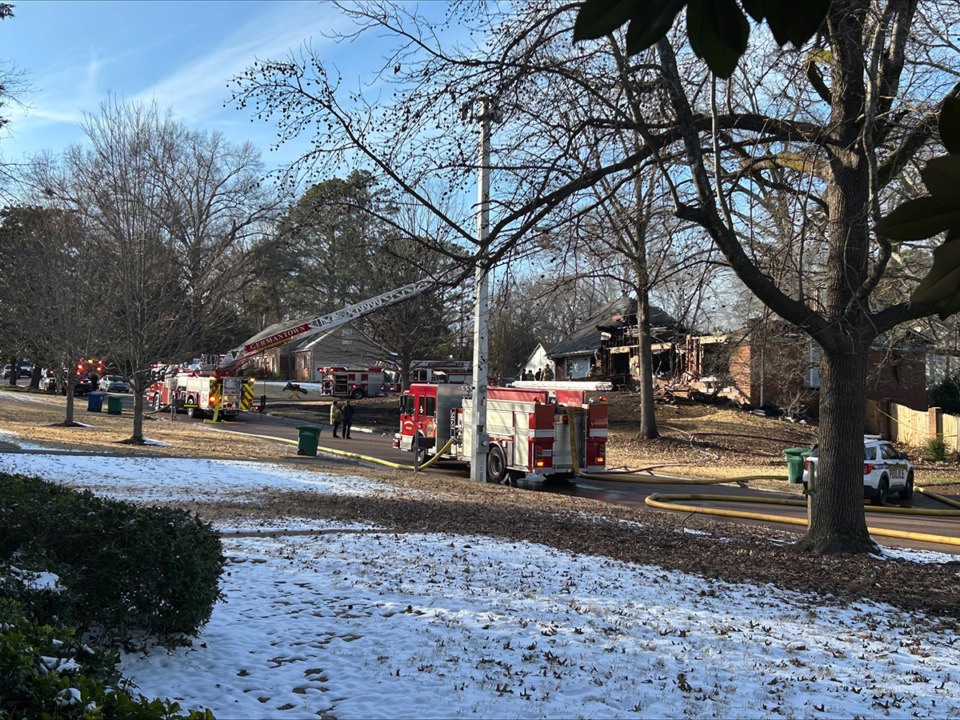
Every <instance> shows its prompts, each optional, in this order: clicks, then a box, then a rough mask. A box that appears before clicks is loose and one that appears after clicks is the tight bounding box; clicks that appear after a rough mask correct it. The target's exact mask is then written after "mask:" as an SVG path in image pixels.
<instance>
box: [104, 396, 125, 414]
mask: <svg viewBox="0 0 960 720" xmlns="http://www.w3.org/2000/svg"><path fill="white" fill-rule="evenodd" d="M122 412H123V395H107V413H109V414H110V415H119V414H121V413H122Z"/></svg>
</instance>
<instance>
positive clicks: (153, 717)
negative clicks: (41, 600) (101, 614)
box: [0, 576, 213, 720]
mask: <svg viewBox="0 0 960 720" xmlns="http://www.w3.org/2000/svg"><path fill="white" fill-rule="evenodd" d="M8 581H9V578H3V577H2V576H0V588H2V587H5V586H7V585H8V584H9V582H8ZM3 594H4V592H3V589H0V720H8V719H9V720H13V718H18V719H19V718H27V719H31V720H32V719H33V718H63V719H64V720H121V719H122V720H160V719H171V720H172V718H185V719H187V720H213V714H212V713H211V712H210V711H209V710H205V711H203V712H198V711H194V710H191V711H188V712H186V713H185V712H184V711H183V710H182V709H181V707H180V706H179V705H178V704H177V703H173V702H169V701H166V700H149V699H147V698H144V697H142V696H139V697H131V696H130V695H128V694H127V692H125V690H124V689H122V688H124V686H125V685H126V684H127V683H126V682H125V681H124V680H123V678H122V677H121V675H120V672H119V670H118V669H117V661H118V658H119V655H118V653H116V652H115V651H109V650H104V649H102V648H99V647H97V648H91V647H90V645H89V644H88V643H86V642H82V641H80V640H78V639H77V637H76V634H75V633H74V631H73V630H72V629H71V628H67V627H63V626H59V625H47V624H38V623H36V622H33V621H31V620H30V619H29V618H28V610H27V607H26V606H25V605H23V604H21V603H19V602H17V601H15V600H12V599H11V598H9V597H4V596H3Z"/></svg>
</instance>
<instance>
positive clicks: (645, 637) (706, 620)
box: [0, 455, 960, 720]
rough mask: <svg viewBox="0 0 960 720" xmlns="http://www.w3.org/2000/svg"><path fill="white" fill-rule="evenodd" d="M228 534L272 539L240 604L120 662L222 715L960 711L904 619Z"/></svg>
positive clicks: (182, 479)
mask: <svg viewBox="0 0 960 720" xmlns="http://www.w3.org/2000/svg"><path fill="white" fill-rule="evenodd" d="M0 470H6V471H8V472H21V473H26V474H39V475H42V476H44V477H47V478H49V479H55V480H60V481H62V482H66V483H70V484H77V485H80V486H83V487H90V488H93V489H96V490H97V491H98V492H108V493H109V494H111V495H112V496H114V497H129V498H131V499H135V500H144V499H154V500H156V499H172V498H174V497H177V498H189V497H200V498H209V499H215V498H230V499H234V500H235V499H236V498H237V497H240V496H243V495H244V494H248V495H250V496H254V497H255V496H256V494H257V493H258V491H259V489H261V488H263V487H272V488H283V489H288V488H296V489H299V490H308V491H312V492H317V493H330V492H354V493H359V492H371V491H374V490H376V488H377V484H376V483H374V482H371V481H368V480H364V479H362V478H349V477H336V476H331V475H326V474H322V473H316V474H315V473H312V472H308V471H295V470H288V469H286V468H278V467H272V466H269V465H265V464H261V463H247V462H225V461H208V460H176V459H154V458H149V459H147V458H132V459H128V458H116V457H98V458H90V457H77V456H70V457H60V456H58V457H45V456H40V455H29V456H16V455H2V456H0ZM221 529H222V530H224V531H226V532H230V531H231V530H234V531H235V530H248V531H249V530H254V531H259V533H261V534H259V535H258V536H255V537H238V536H230V535H228V536H225V537H224V541H223V542H224V551H225V554H226V555H227V557H228V564H227V567H226V571H225V573H224V575H223V579H222V582H223V591H224V594H225V596H226V602H225V603H221V604H219V605H217V606H216V608H215V609H214V612H213V616H212V618H211V620H210V623H209V624H208V625H207V626H206V628H205V629H204V630H203V633H202V634H201V637H200V639H199V641H197V642H195V643H194V647H192V648H179V649H177V650H174V651H172V652H168V651H166V650H163V649H161V648H156V649H153V650H151V651H149V652H148V653H146V654H131V655H126V656H124V658H123V669H124V672H125V673H126V674H127V675H129V676H131V677H133V679H134V681H135V682H136V683H137V685H138V686H139V689H140V691H141V692H143V693H144V694H146V695H148V696H151V697H154V696H158V697H159V696H162V697H169V698H171V699H175V700H176V701H177V702H179V703H180V704H181V705H182V706H184V707H195V708H199V707H208V708H210V709H211V710H213V712H214V713H215V714H216V715H217V716H218V717H220V718H305V717H323V716H328V717H337V718H340V719H341V720H343V719H345V718H369V717H390V718H421V717H424V718H448V717H454V716H461V715H462V716H472V717H483V718H491V717H493V718H500V717H503V718H514V717H521V718H538V717H545V716H546V717H585V718H606V717H697V718H701V717H710V718H728V717H737V718H767V717H771V716H773V717H776V716H783V717H797V716H800V717H812V718H816V717H824V718H828V717H852V716H869V717H875V716H888V715H889V716H895V717H905V716H918V717H949V716H957V715H958V714H960V637H958V635H957V634H956V633H955V632H954V631H953V630H951V629H949V628H948V627H947V626H946V625H943V624H940V623H939V621H938V620H936V619H935V618H929V617H924V616H918V615H911V616H902V615H901V614H899V613H898V612H896V611H895V610H894V609H893V608H891V607H888V606H884V605H879V604H875V603H872V602H866V601H864V602H859V603H853V604H850V605H847V606H838V605H836V604H835V601H834V600H832V599H824V598H819V597H817V596H814V595H801V594H797V593H792V592H787V591H782V590H778V589H777V588H775V587H772V586H754V585H745V584H742V585H735V584H728V583H723V582H717V581H710V580H704V579H701V578H697V577H694V576H690V575H686V574H684V573H681V572H676V571H668V570H663V569H661V568H658V567H651V566H640V565H635V564H629V563H622V562H618V561H614V560H611V559H608V558H603V557H593V556H585V555H576V554H573V553H569V552H565V551H559V550H555V549H552V548H549V547H545V546H542V545H536V544H532V543H526V542H509V541H506V540H498V539H493V538H486V537H468V536H448V535H441V534H423V535H418V534H409V533H404V534H394V533H391V532H390V531H389V530H383V529H376V528H370V527H368V526H363V525H358V524H353V525H350V526H345V525H342V524H337V523H332V522H327V521H317V520H312V519H304V518H287V519H285V520H283V521H282V522H280V521H277V522H274V523H273V524H264V523H262V522H258V521H254V520H248V521H244V522H243V523H242V524H241V525H231V526H229V527H227V526H224V527H222V528H221ZM272 529H282V530H288V531H298V530H300V531H303V530H313V531H315V533H313V534H309V535H283V536H279V537H274V536H270V535H268V534H267V533H268V532H269V531H270V530H272ZM897 552H898V553H900V554H902V556H903V557H908V556H910V555H911V553H910V552H908V551H897Z"/></svg>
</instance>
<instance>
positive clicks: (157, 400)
mask: <svg viewBox="0 0 960 720" xmlns="http://www.w3.org/2000/svg"><path fill="white" fill-rule="evenodd" d="M161 407H162V403H161V402H160V393H158V392H157V393H154V394H153V409H154V410H160V408H161Z"/></svg>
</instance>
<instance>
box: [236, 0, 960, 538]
mask: <svg viewBox="0 0 960 720" xmlns="http://www.w3.org/2000/svg"><path fill="white" fill-rule="evenodd" d="M936 5H937V7H938V8H940V9H941V10H942V12H941V13H940V14H939V17H940V20H941V21H947V22H948V23H949V25H948V27H950V28H955V27H956V26H957V20H956V17H955V14H956V12H955V11H956V6H955V4H954V3H946V2H941V3H936ZM639 6H640V4H638V7H639ZM948 6H949V7H948ZM577 8H578V6H566V5H558V4H555V3H553V2H548V1H547V0H543V1H542V2H529V3H523V4H521V5H516V6H509V7H506V6H496V5H483V6H480V7H477V6H474V5H470V6H469V8H467V7H466V6H464V5H455V6H453V10H452V12H453V13H454V14H455V16H454V17H452V18H448V21H450V22H457V23H459V24H460V25H462V26H463V27H466V28H469V29H470V30H473V31H475V32H476V35H475V36H474V37H476V38H478V40H477V41H476V45H474V46H473V47H470V46H467V45H466V44H465V43H460V44H459V45H458V46H457V47H456V48H449V47H444V46H443V44H442V42H441V40H440V38H441V37H442V32H441V31H440V27H439V25H440V24H439V23H437V24H431V23H429V22H427V21H425V20H424V19H423V18H420V17H416V16H414V15H412V14H410V11H409V8H408V7H407V6H395V5H388V4H381V3H365V4H363V5H358V6H350V7H348V8H346V9H344V12H345V14H347V15H349V16H350V17H352V18H353V19H354V20H355V21H356V22H357V27H358V30H357V32H356V34H354V35H352V36H350V37H355V36H356V35H360V34H364V33H374V32H375V33H378V34H380V35H386V36H389V37H392V38H394V39H395V40H396V41H397V49H396V51H395V52H394V53H393V54H391V55H390V56H389V57H388V58H387V59H386V62H385V63H384V65H383V67H382V69H381V70H380V72H379V73H378V74H377V76H376V80H378V81H379V83H377V84H375V85H376V88H377V95H376V98H374V97H373V96H372V95H371V94H369V93H367V94H365V92H364V91H363V90H362V89H361V90H358V91H355V92H353V93H351V92H348V91H347V90H346V88H345V87H344V85H343V83H342V82H341V79H340V78H339V77H337V76H336V74H335V73H334V71H333V69H332V68H329V67H326V66H324V63H323V61H322V60H321V59H320V58H318V57H316V56H315V55H313V54H312V53H311V51H310V49H309V48H304V49H303V51H302V52H301V53H300V54H299V55H296V56H292V57H290V58H288V59H287V60H285V61H277V62H266V63H262V64H258V65H257V66H255V67H254V68H252V69H251V70H250V71H249V72H248V73H247V74H246V75H245V76H244V77H243V78H241V79H240V89H239V90H238V92H237V95H236V99H237V101H238V103H240V104H241V105H242V104H247V105H252V106H254V107H255V108H256V110H257V111H258V112H259V113H260V114H261V115H263V116H264V117H266V118H267V119H274V120H276V121H277V122H278V126H279V132H280V135H281V140H283V139H287V138H292V137H295V136H297V135H299V134H301V133H309V135H310V137H311V138H312V139H313V140H314V141H315V142H314V145H313V149H312V150H311V151H310V152H309V153H307V154H305V155H304V156H303V157H302V158H301V162H300V163H299V167H301V168H314V169H322V168H324V167H326V166H332V165H333V164H335V163H338V162H340V161H342V160H343V159H344V158H345V157H350V158H351V159H359V160H360V161H363V162H366V163H369V164H371V165H373V166H376V167H377V168H378V169H379V170H380V171H381V172H383V174H384V175H385V176H386V177H389V178H390V179H391V180H392V181H393V182H394V183H395V184H396V186H397V187H398V188H399V189H400V191H402V192H403V193H404V194H405V196H406V198H409V199H410V200H411V201H415V202H418V203H420V204H422V205H423V206H424V207H427V208H430V209H432V210H433V211H434V212H436V214H437V216H438V217H442V218H443V219H444V220H445V221H447V222H448V223H449V225H450V226H451V228H454V229H455V230H456V231H457V232H459V234H460V240H461V243H462V248H463V252H462V253H461V258H460V259H462V258H482V259H483V260H484V262H497V261H499V260H500V259H502V258H505V257H507V256H508V255H510V254H511V253H514V254H516V255H517V256H519V257H523V256H524V254H528V255H529V254H534V253H536V252H538V250H539V248H538V247H536V242H535V241H536V238H535V237H534V236H533V234H532V233H531V231H532V230H533V229H534V228H535V227H538V226H540V225H541V224H543V223H544V219H545V218H546V217H547V216H548V215H550V218H549V220H550V222H551V223H553V224H554V225H559V224H560V223H561V222H564V221H573V220H575V219H576V218H578V217H581V216H583V215H584V214H585V213H587V212H589V211H590V209H591V208H592V207H594V206H595V205H596V200H595V198H594V197H592V195H591V190H590V189H591V188H593V187H595V186H596V185H598V183H600V182H601V181H602V180H604V178H611V179H614V180H615V179H616V178H618V177H621V176H623V175H624V174H630V173H633V172H635V171H636V170H637V168H639V167H640V166H642V165H643V164H644V163H648V162H651V161H652V162H655V163H656V164H657V165H658V167H659V168H660V171H661V174H662V177H663V181H664V183H665V184H666V185H667V187H668V191H669V193H670V201H671V203H672V205H673V206H674V209H675V212H676V213H677V215H678V216H679V217H680V218H681V219H682V220H684V221H685V222H688V223H691V224H695V225H698V226H699V227H701V228H703V230H704V231H705V232H707V233H708V234H709V235H710V237H711V238H712V239H713V241H714V243H715V244H716V245H717V247H718V248H719V249H720V250H721V252H722V253H723V254H724V256H725V257H726V259H727V262H728V263H729V265H730V267H731V269H732V271H733V272H734V273H736V275H737V276H738V278H739V279H740V280H741V281H742V282H743V283H744V284H745V285H746V286H747V287H748V288H749V289H750V290H751V292H753V293H754V294H755V295H756V296H757V297H758V298H759V299H760V300H761V301H762V302H764V303H765V304H766V305H767V306H769V307H770V308H772V309H773V310H774V311H775V312H776V313H777V314H778V315H780V316H781V317H783V318H785V319H786V320H788V321H790V322H792V323H794V324H796V325H797V326H798V327H800V328H801V329H802V330H804V331H805V332H806V333H808V334H809V335H810V336H811V337H813V338H814V339H815V340H816V341H817V342H818V343H819V344H820V345H821V347H822V348H823V357H824V360H823V369H822V372H821V382H822V389H821V397H822V402H821V413H822V419H823V424H822V437H823V443H822V454H821V458H822V459H821V463H820V473H821V477H820V487H819V490H818V491H817V493H816V495H815V496H814V497H813V500H812V504H813V509H814V521H813V523H812V525H811V528H810V530H809V533H808V535H807V538H806V539H805V541H804V542H803V543H802V545H801V547H802V548H804V549H808V550H812V551H814V552H827V553H829V552H860V551H869V550H875V548H876V545H875V544H874V543H873V542H872V540H871V539H870V538H869V536H868V534H867V532H866V523H865V520H864V515H863V507H862V497H861V494H862V486H861V484H860V480H859V473H858V467H859V463H860V462H861V461H862V437H861V428H860V427H859V421H857V422H854V423H851V422H850V421H849V418H850V417H851V416H855V417H857V418H859V417H861V416H862V414H863V409H864V405H865V395H864V392H865V391H864V378H865V376H866V353H867V348H868V347H869V344H870V342H871V340H872V339H873V338H874V337H876V335H877V334H878V333H879V332H881V331H883V330H885V329H889V328H891V327H894V326H896V325H897V324H899V323H902V322H905V321H908V320H911V319H915V318H918V317H922V316H925V315H928V314H931V313H933V312H934V311H935V307H931V306H930V305H926V304H910V303H901V302H898V303H895V304H892V305H886V306H880V305H875V304H871V294H872V293H873V291H874V290H875V289H876V287H877V285H878V283H879V282H880V279H881V278H882V277H883V275H884V273H885V271H886V269H887V267H888V265H889V260H890V257H891V254H892V252H893V250H894V248H893V247H892V246H891V244H890V243H889V242H888V241H887V240H886V239H885V238H883V237H877V236H875V235H874V234H872V233H871V232H870V225H871V220H876V219H879V217H880V212H881V208H882V207H883V206H884V205H885V204H886V203H887V202H888V196H887V194H886V193H885V189H886V188H887V187H888V186H889V185H890V183H891V181H892V179H893V178H895V177H898V176H900V175H901V174H902V172H903V170H904V168H905V167H906V166H907V162H908V159H909V158H911V157H913V156H915V155H916V153H917V152H918V150H920V149H921V148H923V147H925V146H928V145H930V144H932V143H934V142H935V141H936V134H935V125H934V122H933V121H934V119H935V118H936V113H937V104H936V102H931V100H930V98H931V97H938V98H942V97H943V96H944V95H946V94H948V93H949V94H951V95H953V94H956V91H955V89H954V88H953V84H954V83H956V77H955V76H956V75H957V57H956V53H955V52H954V51H953V50H952V49H951V48H950V47H949V46H948V45H945V44H943V43H939V44H937V43H933V42H927V39H928V38H931V37H932V33H933V31H932V29H931V27H930V25H931V24H932V23H928V22H927V16H925V15H923V14H920V13H917V4H916V2H914V0H888V1H886V2H881V0H837V1H836V2H834V3H833V4H832V5H831V7H830V12H829V14H828V18H827V22H826V24H825V25H824V26H823V27H822V28H821V31H820V34H819V36H818V40H817V43H816V45H815V47H814V48H812V49H811V50H810V51H808V52H797V51H792V50H790V51H784V50H780V49H778V48H777V47H776V45H775V44H774V43H773V42H770V41H768V40H765V37H767V36H764V35H763V33H764V32H765V30H764V29H763V28H761V33H760V41H759V42H758V43H756V44H755V45H752V46H751V47H750V49H749V51H748V54H747V56H746V60H745V61H744V62H743V63H742V64H741V65H740V66H739V69H737V71H736V72H734V73H733V74H732V76H731V79H730V81H729V82H728V83H726V84H723V83H718V82H717V81H715V80H714V79H713V76H712V75H710V74H709V73H708V71H707V70H706V67H705V66H704V65H703V63H702V62H700V61H699V60H698V59H697V58H695V57H694V56H693V55H692V54H690V53H688V52H686V51H685V50H684V48H685V47H686V46H684V45H683V40H682V38H677V39H676V44H677V47H679V48H681V52H680V53H679V54H678V53H677V51H675V50H674V48H673V46H672V45H671V44H670V43H669V42H666V41H662V42H660V43H658V44H657V46H656V52H655V53H647V54H643V55H639V56H636V58H635V59H634V58H631V59H627V53H626V52H625V51H624V50H622V48H623V47H624V45H625V42H626V41H627V40H628V38H624V37H622V36H620V35H614V36H613V38H612V41H611V40H610V39H609V38H608V39H604V40H602V41H596V42H590V43H583V44H581V45H578V46H577V47H575V48H571V47H570V46H569V38H570V33H571V28H572V24H573V17H572V16H573V13H575V12H576V10H577ZM950 8H953V9H952V10H951V9H950ZM744 22H745V21H744ZM940 32H941V35H942V34H943V32H942V28H941V31H940ZM947 34H948V35H950V34H955V33H950V32H948V33H947ZM744 46H745V43H744ZM618 48H621V49H620V50H618ZM735 63H736V61H735V59H734V65H735ZM627 77H628V78H629V79H630V82H631V84H632V86H633V87H634V88H636V90H637V92H638V93H641V96H639V102H637V103H635V104H633V105H630V106H628V105H626V104H625V103H624V102H623V93H622V92H621V91H620V86H621V85H622V84H623V83H624V78H627ZM384 86H386V87H389V88H390V89H392V90H394V91H395V96H394V99H393V100H391V101H389V102H384V95H383V94H382V93H381V92H379V91H380V90H382V88H383V87H384ZM478 95H483V96H486V97H493V98H495V99H496V100H497V101H498V106H499V110H500V113H501V116H502V119H503V124H502V125H500V126H498V127H497V130H496V134H495V136H494V137H495V146H494V165H493V168H492V169H493V172H494V175H495V177H497V178H498V180H499V183H498V186H497V187H498V191H499V192H498V193H497V194H496V202H495V206H494V217H495V219H494V220H493V221H492V223H491V232H490V235H489V236H488V242H487V243H486V244H485V246H483V247H478V246H476V244H475V243H474V242H473V239H472V233H470V232H468V231H467V230H466V229H465V228H467V227H468V224H469V223H468V222H467V220H468V218H469V217H470V213H469V212H464V213H463V214H462V215H460V216H451V215H450V214H448V213H444V212H443V210H442V209H441V208H440V206H439V203H438V199H439V198H438V196H437V195H436V194H435V193H434V192H433V191H434V189H435V188H436V187H438V186H439V183H440V180H439V178H444V179H445V181H446V184H445V185H444V186H443V187H444V190H445V191H446V193H447V194H451V193H452V194H454V195H458V194H463V193H464V190H465V186H466V184H468V181H469V179H470V178H471V177H472V170H473V165H474V164H475V160H474V155H475V154H474V147H473V145H474V143H473V139H472V138H470V137H469V136H467V135H466V134H465V133H455V132H441V131H442V130H443V129H444V128H446V127H448V125H446V123H447V122H449V121H448V120H447V118H451V117H453V116H454V115H455V114H456V113H457V111H458V109H459V105H460V104H461V103H463V102H464V101H470V100H472V99H473V98H475V97H476V96H478ZM587 96H588V97H589V98H590V99H591V102H590V103H589V106H590V107H592V108H595V109H596V110H595V112H594V113H593V114H592V115H591V116H589V117H584V118H582V120H580V121H573V120H574V118H577V117H580V116H578V115H576V114H574V113H573V110H575V109H576V108H579V107H580V106H581V105H582V104H583V98H584V97H587ZM317 127H322V128H323V130H322V131H321V132H320V133H316V132H315V128H317ZM594 128H600V129H603V128H622V129H624V130H625V131H630V132H633V133H635V134H636V135H637V136H638V137H639V138H640V141H642V142H638V143H637V144H636V146H634V147H629V148H627V149H626V150H623V149H622V147H614V146H613V145H612V144H611V145H610V146H609V149H608V150H605V151H604V152H600V153H596V152H595V150H593V149H591V148H593V145H592V144H591V143H589V142H588V139H589V136H590V135H591V134H593V130H594ZM615 150H616V152H614V151H615ZM675 158H676V159H678V160H679V161H678V162H674V159H675ZM585 168H586V169H585ZM431 180H432V181H434V182H433V184H431V182H429V181H431ZM764 194H765V195H766V197H767V200H768V202H767V204H766V206H764V205H762V204H758V203H755V202H754V198H755V197H757V196H758V195H759V196H762V195H764ZM774 199H779V200H781V202H779V203H777V202H771V201H773V200H774ZM774 207H782V208H787V209H789V211H790V212H789V213H782V212H781V219H783V218H786V217H788V216H789V215H791V214H792V215H794V216H795V217H802V218H803V221H804V222H806V221H807V220H809V222H807V223H806V224H805V225H804V224H803V223H801V228H800V232H795V231H794V229H793V227H792V225H791V226H790V234H791V235H796V237H797V238H800V239H801V240H802V242H799V243H797V242H795V241H791V242H789V243H787V245H785V246H789V247H791V248H793V249H794V250H796V252H795V254H794V256H793V259H792V260H791V263H792V265H793V266H794V267H796V268H799V269H804V270H806V269H810V271H811V273H812V274H813V276H814V278H813V282H814V285H819V286H820V287H811V285H810V284H809V283H808V282H806V281H804V282H803V283H800V282H799V281H798V280H799V278H798V276H796V275H795V274H793V273H790V274H789V275H790V278H789V280H790V281H789V282H784V283H782V284H778V282H777V277H776V275H775V274H771V273H770V272H769V270H770V269H771V268H774V267H775V266H776V263H777V262H778V261H780V260H781V259H782V253H781V254H778V252H777V248H776V244H777V243H776V241H775V239H774V238H771V237H769V236H768V235H767V232H766V230H765V228H766V227H775V225H774V224H773V223H772V220H774V218H772V217H769V218H765V219H763V220H762V222H756V221H755V213H756V212H758V211H762V212H764V213H766V212H769V211H768V210H766V209H765V208H774ZM751 209H752V212H751ZM798 213H799V214H800V215H797V214H798ZM780 228H781V230H780V232H783V231H784V230H785V228H786V226H785V225H783V224H782V223H781V226H780ZM758 229H764V230H763V232H757V230H758ZM818 273H819V276H820V277H819V279H817V277H816V275H817V274H818ZM782 277H783V278H784V279H785V280H786V279H787V277H788V275H787V274H783V276H782ZM781 285H782V286H781ZM813 290H818V292H817V293H813V292H812V291H813ZM817 295H819V297H820V299H821V300H820V303H819V304H818V302H817V301H816V296H817Z"/></svg>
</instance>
